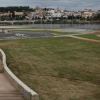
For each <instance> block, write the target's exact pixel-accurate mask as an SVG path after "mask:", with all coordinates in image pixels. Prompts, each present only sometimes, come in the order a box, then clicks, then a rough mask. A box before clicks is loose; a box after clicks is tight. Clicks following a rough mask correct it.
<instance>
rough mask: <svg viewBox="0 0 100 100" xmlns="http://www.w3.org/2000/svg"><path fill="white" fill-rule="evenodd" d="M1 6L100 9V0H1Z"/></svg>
mask: <svg viewBox="0 0 100 100" xmlns="http://www.w3.org/2000/svg"><path fill="white" fill-rule="evenodd" d="M0 1H1V2H2V3H0V6H24V5H26V6H31V7H35V6H41V7H54V8H57V7H59V8H63V9H64V8H67V9H84V8H92V9H100V0H0Z"/></svg>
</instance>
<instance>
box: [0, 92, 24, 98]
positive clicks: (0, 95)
mask: <svg viewBox="0 0 100 100" xmlns="http://www.w3.org/2000/svg"><path fill="white" fill-rule="evenodd" d="M0 100H26V99H25V98H24V96H23V95H22V94H21V93H20V92H19V91H0Z"/></svg>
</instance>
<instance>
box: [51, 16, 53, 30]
mask: <svg viewBox="0 0 100 100" xmlns="http://www.w3.org/2000/svg"><path fill="white" fill-rule="evenodd" d="M52 21H53V19H52V16H51V29H52Z"/></svg>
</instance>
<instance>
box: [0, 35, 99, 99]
mask: <svg viewBox="0 0 100 100" xmlns="http://www.w3.org/2000/svg"><path fill="white" fill-rule="evenodd" d="M0 48H2V49H3V50H4V52H5V53H6V55H7V64H8V66H9V68H10V69H11V70H12V71H13V72H14V74H15V75H16V76H17V77H18V78H20V79H21V80H22V81H23V82H24V83H25V84H27V85H28V86H29V87H30V88H32V89H33V90H34V91H36V92H37V93H38V94H39V96H40V100H100V44H99V43H97V44H96V43H89V42H84V41H81V40H77V39H73V38H68V37H60V38H37V39H23V40H2V41H0Z"/></svg>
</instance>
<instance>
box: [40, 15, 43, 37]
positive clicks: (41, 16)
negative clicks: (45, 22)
mask: <svg viewBox="0 0 100 100" xmlns="http://www.w3.org/2000/svg"><path fill="white" fill-rule="evenodd" d="M40 18H41V36H42V19H43V15H42V14H41V15H40Z"/></svg>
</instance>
